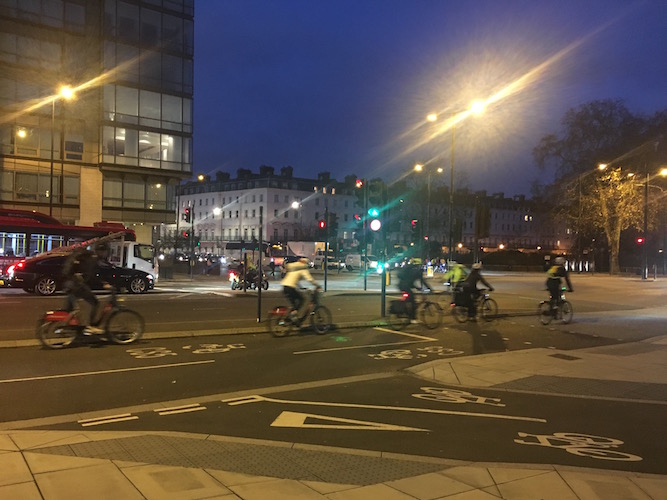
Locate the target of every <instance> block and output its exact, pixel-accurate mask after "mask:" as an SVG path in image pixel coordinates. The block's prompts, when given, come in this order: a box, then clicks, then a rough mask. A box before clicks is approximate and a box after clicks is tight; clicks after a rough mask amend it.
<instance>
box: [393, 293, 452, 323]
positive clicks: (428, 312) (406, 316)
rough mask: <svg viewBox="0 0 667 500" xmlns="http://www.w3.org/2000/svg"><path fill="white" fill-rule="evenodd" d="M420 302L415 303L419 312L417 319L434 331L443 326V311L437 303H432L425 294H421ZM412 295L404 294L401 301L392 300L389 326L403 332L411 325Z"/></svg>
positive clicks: (416, 315)
mask: <svg viewBox="0 0 667 500" xmlns="http://www.w3.org/2000/svg"><path fill="white" fill-rule="evenodd" d="M419 296H420V297H421V299H420V300H416V301H415V307H416V308H417V312H416V314H415V317H417V318H419V321H420V322H421V323H422V324H423V325H424V326H426V328H428V329H429V330H433V329H435V328H437V327H439V326H440V325H441V324H442V317H443V313H444V311H443V309H442V307H441V306H440V304H438V303H437V302H432V301H430V300H428V299H427V298H426V294H425V293H421V294H419ZM409 297H410V294H409V293H408V292H403V295H402V297H401V299H400V300H392V301H391V302H390V303H389V325H390V326H391V327H392V328H394V329H395V330H402V329H403V328H405V327H406V326H407V325H408V324H409V323H410V317H411V315H410V307H411V304H410V302H408V298H409Z"/></svg>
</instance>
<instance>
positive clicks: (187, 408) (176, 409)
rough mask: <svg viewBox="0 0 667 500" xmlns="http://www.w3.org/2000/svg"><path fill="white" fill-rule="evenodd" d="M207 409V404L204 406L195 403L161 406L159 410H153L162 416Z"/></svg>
mask: <svg viewBox="0 0 667 500" xmlns="http://www.w3.org/2000/svg"><path fill="white" fill-rule="evenodd" d="M205 409H206V407H205V406H202V405H200V404H199V403H194V404H190V405H182V406H173V407H171V408H159V409H157V410H153V412H155V413H157V414H158V415H160V416H162V415H176V414H178V413H190V412H193V411H201V410H205Z"/></svg>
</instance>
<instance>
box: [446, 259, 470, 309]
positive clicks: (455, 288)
mask: <svg viewBox="0 0 667 500" xmlns="http://www.w3.org/2000/svg"><path fill="white" fill-rule="evenodd" d="M448 265H449V270H448V271H447V272H446V273H445V276H444V278H445V281H449V284H450V287H451V290H452V304H454V303H455V302H456V300H455V299H456V294H457V293H459V292H460V291H461V287H462V286H463V281H464V280H465V279H466V278H467V277H468V269H467V268H466V266H464V265H463V264H459V263H458V262H456V261H455V260H450V261H449V262H448Z"/></svg>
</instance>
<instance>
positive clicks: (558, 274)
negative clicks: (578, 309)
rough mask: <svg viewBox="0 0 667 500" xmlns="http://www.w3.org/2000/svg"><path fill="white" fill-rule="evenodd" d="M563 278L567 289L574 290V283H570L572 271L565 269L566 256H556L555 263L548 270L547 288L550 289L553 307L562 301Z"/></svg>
mask: <svg viewBox="0 0 667 500" xmlns="http://www.w3.org/2000/svg"><path fill="white" fill-rule="evenodd" d="M562 279H565V283H566V284H567V291H568V292H574V289H573V288H572V283H570V273H568V272H567V269H565V258H564V257H556V259H555V260H554V265H553V266H551V267H550V268H549V270H548V271H547V290H549V296H550V297H549V299H550V303H551V308H552V309H553V308H555V307H556V306H557V305H558V303H559V302H560V295H561V294H560V286H561V280H562Z"/></svg>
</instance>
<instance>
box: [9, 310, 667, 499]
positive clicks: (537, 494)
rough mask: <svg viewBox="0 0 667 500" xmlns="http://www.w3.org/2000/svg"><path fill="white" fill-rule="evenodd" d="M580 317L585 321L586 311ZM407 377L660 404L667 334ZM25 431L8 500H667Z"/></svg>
mask: <svg viewBox="0 0 667 500" xmlns="http://www.w3.org/2000/svg"><path fill="white" fill-rule="evenodd" d="M647 315H648V316H649V317H650V318H652V319H654V320H655V321H658V322H661V324H663V325H664V324H665V323H664V320H665V319H667V317H666V314H665V311H664V310H662V309H660V310H654V311H650V312H648V313H647ZM376 320H377V318H369V324H374V322H375V321H376ZM577 321H581V324H580V326H582V327H585V326H586V324H587V319H586V317H585V316H584V317H581V318H580V317H579V316H577ZM594 323H595V325H594V326H595V330H596V331H601V330H604V331H605V332H606V333H607V334H609V335H613V329H614V328H623V325H617V323H618V322H617V321H615V320H614V317H613V315H612V316H610V317H609V319H608V322H607V323H601V322H600V321H599V320H598V319H596V321H595V322H594ZM340 326H341V327H344V326H345V325H344V324H343V325H340ZM610 330H611V332H610ZM220 333H224V332H220ZM228 333H231V332H228ZM410 371H411V372H412V373H413V374H414V375H415V376H417V377H421V378H423V379H425V380H429V381H433V382H437V383H441V384H446V385H448V386H458V387H460V388H462V389H468V388H480V387H484V388H497V389H502V390H512V391H525V392H531V393H539V394H566V395H569V396H581V397H589V396H595V397H600V398H612V399H615V400H626V401H639V400H641V401H651V402H653V403H656V404H663V405H664V404H667V403H666V400H667V335H662V336H658V337H654V338H650V339H644V340H641V341H637V342H629V343H624V344H615V345H609V346H603V347H595V348H588V349H579V350H576V351H559V350H554V349H526V350H520V351H509V352H498V353H491V354H483V355H476V356H468V357H459V358H451V359H443V360H438V361H433V362H429V363H426V364H422V365H418V366H416V367H413V368H412V369H411V370H410ZM255 393H256V390H255V391H254V392H253V394H255ZM46 423H47V422H41V424H46ZM29 426H30V423H29V422H11V423H5V424H0V471H2V472H1V473H0V499H5V498H7V499H14V498H21V499H33V498H34V499H41V498H43V499H63V498H67V499H78V498H81V499H90V498H96V499H97V498H113V499H116V498H123V499H134V498H137V499H141V498H145V499H163V498H165V499H166V498H174V499H205V498H229V499H232V498H241V499H248V500H251V499H272V500H273V499H282V498H285V499H317V498H326V499H332V500H335V499H350V500H351V499H369V498H382V499H388V500H391V499H437V498H447V499H498V498H504V499H552V498H553V499H558V500H562V499H581V500H588V499H621V498H622V499H654V500H658V499H667V476H664V475H656V474H642V473H634V472H622V471H610V470H604V469H591V468H577V467H571V466H561V465H543V464H539V465H536V464H511V463H478V462H461V461H455V460H446V459H441V458H432V457H425V456H410V455H398V454H393V453H382V452H375V451H367V450H359V449H340V448H332V447H326V446H313V445H305V444H301V443H288V442H274V441H265V440H254V439H241V438H234V437H229V436H219V435H208V434H189V433H175V432H105V431H93V430H87V429H82V430H79V431H44V430H30V429H29ZM658 435H659V434H658Z"/></svg>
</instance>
